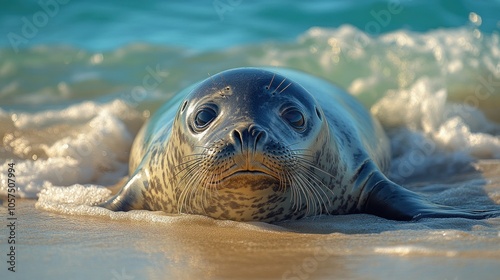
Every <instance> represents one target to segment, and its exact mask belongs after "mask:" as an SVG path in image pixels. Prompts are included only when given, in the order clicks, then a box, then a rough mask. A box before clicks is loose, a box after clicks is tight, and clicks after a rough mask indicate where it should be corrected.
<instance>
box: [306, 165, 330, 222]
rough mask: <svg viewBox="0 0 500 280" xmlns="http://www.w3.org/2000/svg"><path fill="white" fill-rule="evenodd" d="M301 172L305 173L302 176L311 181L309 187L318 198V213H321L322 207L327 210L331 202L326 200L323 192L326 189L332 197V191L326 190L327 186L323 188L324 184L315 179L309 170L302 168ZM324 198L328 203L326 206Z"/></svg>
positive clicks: (326, 196) (314, 175) (325, 194)
mask: <svg viewBox="0 0 500 280" xmlns="http://www.w3.org/2000/svg"><path fill="white" fill-rule="evenodd" d="M302 170H303V171H304V172H305V173H302V174H303V175H305V176H306V177H307V178H308V179H310V180H311V186H312V188H313V191H314V192H315V193H316V194H317V196H316V197H317V198H319V200H318V203H320V213H321V212H322V210H321V208H322V207H321V206H323V207H324V208H325V209H324V210H328V205H331V200H330V199H328V198H329V196H328V194H327V193H326V192H325V189H327V190H328V191H329V192H330V193H331V194H332V195H333V191H332V190H331V189H330V188H328V187H327V186H325V184H323V182H322V181H321V180H320V179H319V178H317V176H316V174H314V173H313V172H311V171H310V170H308V169H306V168H302ZM324 198H327V200H326V201H328V202H329V203H328V205H327V203H326V201H325V199H324Z"/></svg>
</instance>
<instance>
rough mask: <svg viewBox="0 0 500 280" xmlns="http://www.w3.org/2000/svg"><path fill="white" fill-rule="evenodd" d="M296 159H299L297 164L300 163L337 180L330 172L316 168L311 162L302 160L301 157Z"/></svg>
mask: <svg viewBox="0 0 500 280" xmlns="http://www.w3.org/2000/svg"><path fill="white" fill-rule="evenodd" d="M296 159H297V162H300V163H301V164H305V165H307V167H309V168H312V169H314V170H317V171H319V172H321V173H323V174H325V175H328V176H329V177H332V178H336V177H335V176H334V175H332V174H330V173H329V172H327V171H325V170H323V169H321V168H319V167H317V166H315V165H314V164H313V163H312V162H310V161H308V160H306V159H303V158H300V157H297V158H296Z"/></svg>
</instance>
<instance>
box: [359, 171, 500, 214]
mask: <svg viewBox="0 0 500 280" xmlns="http://www.w3.org/2000/svg"><path fill="white" fill-rule="evenodd" d="M367 184H368V185H370V186H372V187H371V188H370V190H368V191H369V192H368V193H367V198H366V200H365V203H364V205H363V206H362V207H361V210H362V212H364V213H368V214H373V215H377V216H380V217H383V218H386V219H391V220H400V221H409V220H418V219H422V218H453V217H455V218H466V219H476V220H478V219H487V218H491V217H499V216H500V207H499V208H498V209H495V210H485V211H482V210H468V209H458V208H454V207H450V206H444V205H439V204H435V203H432V202H430V201H427V200H426V199H425V198H423V197H422V196H420V195H418V194H417V193H414V192H412V191H409V190H407V189H405V188H403V187H401V186H399V185H397V184H395V183H393V182H391V181H390V180H389V179H387V178H385V177H384V176H383V175H381V174H374V175H373V176H372V177H371V178H370V179H369V180H368V182H367Z"/></svg>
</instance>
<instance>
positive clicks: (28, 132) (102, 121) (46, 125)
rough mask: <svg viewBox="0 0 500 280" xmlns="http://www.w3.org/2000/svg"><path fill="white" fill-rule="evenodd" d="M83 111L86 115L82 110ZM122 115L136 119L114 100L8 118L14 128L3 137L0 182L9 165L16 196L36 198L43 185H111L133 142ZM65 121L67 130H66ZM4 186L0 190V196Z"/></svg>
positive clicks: (123, 170)
mask: <svg viewBox="0 0 500 280" xmlns="http://www.w3.org/2000/svg"><path fill="white" fill-rule="evenodd" d="M86 109H90V111H88V112H87V111H85V112H84V111H82V110H86ZM82 112H84V113H82ZM125 113H127V114H128V118H130V119H132V122H135V121H137V120H138V119H140V117H139V116H140V115H139V114H138V113H137V112H135V113H134V111H132V110H130V108H128V107H127V106H125V105H124V104H123V103H121V102H118V101H114V102H111V103H108V104H103V105H99V104H97V103H94V102H84V103H82V104H77V105H74V106H70V107H69V108H66V109H63V110H50V111H45V112H40V113H35V114H28V113H21V114H17V113H13V114H16V121H15V122H14V124H15V126H16V128H11V129H13V131H9V132H8V133H7V134H6V136H4V143H5V141H8V148H9V149H8V151H10V152H11V153H12V157H11V158H9V159H5V161H4V162H5V164H2V165H1V166H0V182H5V181H6V180H7V177H6V176H7V168H8V166H7V163H8V162H15V163H16V168H15V170H16V187H17V188H18V195H20V196H21V197H28V198H34V197H36V194H37V193H38V192H39V191H40V190H41V189H42V188H43V186H45V185H46V184H47V183H50V184H53V185H57V186H69V185H73V184H78V183H79V184H88V183H97V184H101V185H109V184H114V183H116V182H117V181H118V180H119V179H120V178H121V177H122V176H124V175H126V173H127V170H128V154H129V150H130V146H131V144H132V141H133V136H132V134H131V132H130V130H131V129H130V124H129V123H127V122H126V121H125V120H124V119H123V117H121V116H122V115H125ZM66 118H68V123H69V124H71V123H73V126H67V125H68V123H66ZM51 131H55V133H51ZM40 135H45V136H43V137H41V136H40ZM16 157H25V158H24V159H19V158H16ZM6 186H7V184H2V186H0V194H6V191H7V189H6Z"/></svg>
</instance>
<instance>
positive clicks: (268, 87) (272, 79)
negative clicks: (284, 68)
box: [267, 73, 276, 89]
mask: <svg viewBox="0 0 500 280" xmlns="http://www.w3.org/2000/svg"><path fill="white" fill-rule="evenodd" d="M275 76H276V74H274V73H273V77H272V78H271V82H270V83H269V85H268V86H267V89H271V86H272V84H273V81H274V77H275Z"/></svg>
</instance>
